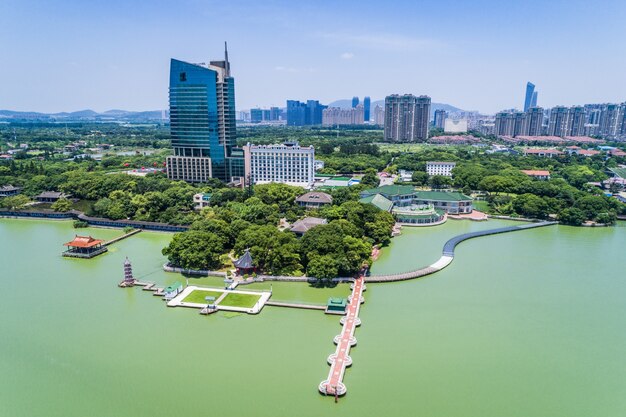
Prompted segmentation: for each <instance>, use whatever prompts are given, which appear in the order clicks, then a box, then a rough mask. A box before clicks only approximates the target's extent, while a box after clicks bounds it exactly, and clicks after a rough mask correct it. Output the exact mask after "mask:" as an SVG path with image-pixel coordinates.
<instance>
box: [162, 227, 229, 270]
mask: <svg viewBox="0 0 626 417" xmlns="http://www.w3.org/2000/svg"><path fill="white" fill-rule="evenodd" d="M162 252H163V255H165V256H167V258H168V260H169V262H170V264H172V265H174V266H177V267H180V268H185V269H209V270H211V269H218V268H220V267H221V266H222V263H221V261H220V257H221V255H222V254H223V253H224V246H223V244H222V240H221V239H220V238H219V237H217V236H216V235H215V234H213V233H210V232H203V231H197V230H190V231H187V232H183V233H176V234H175V235H174V237H173V238H172V241H171V242H170V244H169V245H168V246H167V247H165V248H164V249H163V251H162Z"/></svg>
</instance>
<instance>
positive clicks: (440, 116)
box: [434, 110, 448, 129]
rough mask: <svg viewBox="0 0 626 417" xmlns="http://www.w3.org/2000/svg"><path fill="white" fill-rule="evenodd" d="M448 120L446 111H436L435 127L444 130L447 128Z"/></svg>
mask: <svg viewBox="0 0 626 417" xmlns="http://www.w3.org/2000/svg"><path fill="white" fill-rule="evenodd" d="M447 118H448V112H447V111H445V110H435V121H434V125H435V127H436V128H437V129H443V128H444V127H445V126H446V119H447Z"/></svg>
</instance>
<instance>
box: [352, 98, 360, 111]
mask: <svg viewBox="0 0 626 417" xmlns="http://www.w3.org/2000/svg"><path fill="white" fill-rule="evenodd" d="M358 105H359V98H358V97H357V96H354V97H352V108H355V107H356V106H358Z"/></svg>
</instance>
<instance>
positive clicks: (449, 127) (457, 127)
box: [443, 119, 467, 133]
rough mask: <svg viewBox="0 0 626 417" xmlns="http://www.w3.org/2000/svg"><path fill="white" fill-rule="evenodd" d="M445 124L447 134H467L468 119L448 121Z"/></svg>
mask: <svg viewBox="0 0 626 417" xmlns="http://www.w3.org/2000/svg"><path fill="white" fill-rule="evenodd" d="M444 123H445V124H444V128H443V131H444V132H445V133H467V119H446V120H445V122H444Z"/></svg>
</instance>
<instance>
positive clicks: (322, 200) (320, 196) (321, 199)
mask: <svg viewBox="0 0 626 417" xmlns="http://www.w3.org/2000/svg"><path fill="white" fill-rule="evenodd" d="M296 201H297V202H299V203H319V204H331V203H332V202H333V197H332V196H331V195H330V194H326V193H322V192H319V191H312V192H310V193H306V194H302V195H301V196H300V197H298V198H296Z"/></svg>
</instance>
